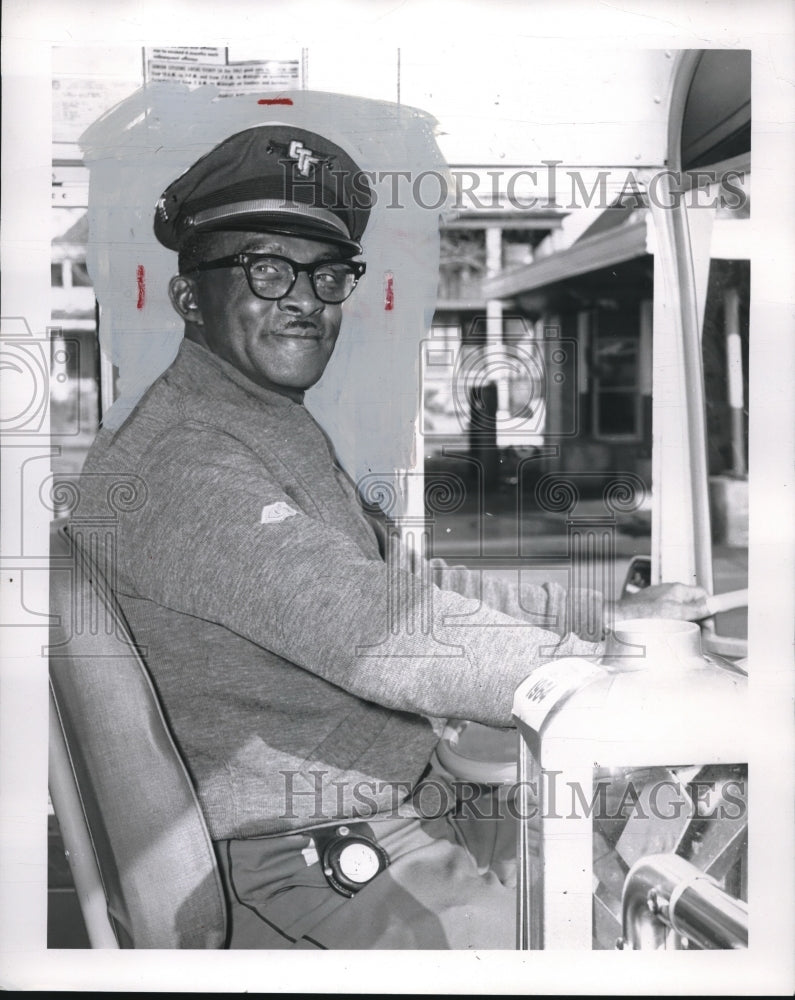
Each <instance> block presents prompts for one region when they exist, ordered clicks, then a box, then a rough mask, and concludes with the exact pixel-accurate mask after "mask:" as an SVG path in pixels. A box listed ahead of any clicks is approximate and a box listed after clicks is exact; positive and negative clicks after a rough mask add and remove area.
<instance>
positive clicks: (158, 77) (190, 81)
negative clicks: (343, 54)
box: [146, 48, 301, 97]
mask: <svg viewBox="0 0 795 1000" xmlns="http://www.w3.org/2000/svg"><path fill="white" fill-rule="evenodd" d="M205 51H207V57H206V58H205V57H204V55H203V53H204V52H205ZM225 52H226V50H225V49H208V50H205V49H198V50H197V49H191V48H180V49H148V50H147V60H146V77H147V80H148V82H150V83H184V84H187V85H188V86H189V87H201V86H204V85H207V84H211V85H214V86H216V87H218V88H219V90H220V92H221V94H222V96H223V97H242V96H245V95H246V94H253V93H258V92H259V91H262V90H295V89H297V88H299V87H300V86H301V63H300V60H298V59H261V60H255V61H252V62H233V63H228V62H226V61H225ZM180 53H184V54H180ZM219 53H220V54H221V57H220V58H219Z"/></svg>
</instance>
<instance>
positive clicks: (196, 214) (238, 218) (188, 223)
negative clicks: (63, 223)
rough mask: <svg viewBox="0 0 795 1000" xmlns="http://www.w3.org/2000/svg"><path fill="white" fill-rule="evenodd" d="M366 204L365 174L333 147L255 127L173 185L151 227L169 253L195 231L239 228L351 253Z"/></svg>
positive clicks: (288, 130) (285, 129) (296, 131)
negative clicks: (311, 241) (297, 238)
mask: <svg viewBox="0 0 795 1000" xmlns="http://www.w3.org/2000/svg"><path fill="white" fill-rule="evenodd" d="M371 204H372V191H371V188H370V185H369V182H368V179H367V176H366V175H365V174H363V173H362V171H361V169H360V168H359V167H358V165H357V164H356V163H355V161H354V160H353V159H352V158H351V157H350V156H349V155H348V154H347V153H346V152H345V151H344V150H343V149H341V148H340V147H339V146H337V145H336V144H335V143H333V142H331V141H330V140H329V139H326V138H324V137H323V136H320V135H317V134H316V133H314V132H308V131H306V130H305V129H300V128H292V127H290V126H288V125H261V126H257V127H255V128H250V129H246V130H245V131H244V132H238V133H237V134H236V135H233V136H230V137H229V138H228V139H225V140H224V141H223V142H222V143H220V144H219V145H218V146H216V147H215V148H214V149H212V150H210V152H209V153H207V154H206V155H205V156H203V157H201V159H199V160H197V161H196V163H194V164H193V166H191V167H189V168H188V169H187V170H186V171H185V173H183V174H182V175H181V176H180V177H178V178H177V179H176V180H175V181H173V182H172V183H171V184H170V185H169V186H168V187H167V188H166V190H165V191H164V192H163V194H162V195H161V197H160V198H159V199H158V202H157V207H156V209H155V223H154V229H155V236H156V237H157V239H158V240H159V241H160V242H161V243H162V244H163V245H164V246H166V247H168V248H169V249H170V250H179V249H180V248H181V247H182V246H184V244H185V243H186V242H187V241H188V240H190V238H191V237H192V236H194V235H196V234H199V233H207V232H218V231H221V230H242V231H253V232H260V231H261V232H268V233H279V234H282V235H288V236H300V237H303V238H306V239H316V240H322V241H324V242H328V243H333V244H336V245H337V246H339V247H340V249H341V250H342V251H343V252H344V253H345V254H346V255H347V256H353V255H354V254H357V253H361V249H362V248H361V245H360V243H359V240H360V239H361V236H362V234H363V232H364V230H365V227H366V225H367V220H368V218H369V215H370V207H371Z"/></svg>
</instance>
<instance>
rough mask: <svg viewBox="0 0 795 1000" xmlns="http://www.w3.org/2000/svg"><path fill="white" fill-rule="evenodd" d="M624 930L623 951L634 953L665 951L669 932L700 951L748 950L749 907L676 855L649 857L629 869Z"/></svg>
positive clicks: (625, 883)
mask: <svg viewBox="0 0 795 1000" xmlns="http://www.w3.org/2000/svg"><path fill="white" fill-rule="evenodd" d="M622 924H623V935H624V937H623V943H624V947H626V948H629V949H630V950H634V951H638V950H641V949H644V948H665V947H666V945H667V941H668V937H669V931H674V933H675V934H677V935H679V936H680V937H683V938H686V939H687V940H688V942H691V943H692V944H694V945H696V947H698V948H704V949H719V948H747V947H748V906H747V904H746V903H744V902H743V901H742V900H739V899H735V897H734V896H731V895H729V893H727V892H726V891H725V890H724V889H722V888H721V887H720V885H719V884H718V883H717V882H716V881H715V879H714V878H712V877H711V876H709V875H707V874H705V873H704V872H702V871H701V870H700V869H698V868H696V866H695V865H693V864H691V863H690V862H689V861H686V860H685V859H684V858H681V857H679V856H678V855H676V854H652V855H649V856H648V857H645V858H641V859H640V860H639V861H637V862H636V863H635V864H634V865H633V866H632V868H630V870H629V874H628V875H627V878H626V881H625V882H624V891H623V895H622ZM674 947H676V945H675V944H674Z"/></svg>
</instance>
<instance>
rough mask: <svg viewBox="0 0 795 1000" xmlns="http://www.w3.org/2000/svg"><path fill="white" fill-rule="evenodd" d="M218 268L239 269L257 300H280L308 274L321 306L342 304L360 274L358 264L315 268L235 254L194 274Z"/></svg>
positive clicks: (334, 262) (349, 262) (264, 255)
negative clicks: (300, 276)
mask: <svg viewBox="0 0 795 1000" xmlns="http://www.w3.org/2000/svg"><path fill="white" fill-rule="evenodd" d="M219 267H242V268H243V270H244V271H245V272H246V278H247V279H248V284H249V288H250V289H251V291H252V292H253V293H254V294H255V295H256V296H258V297H259V298H261V299H281V298H283V296H285V295H288V294H289V293H290V292H291V291H292V289H293V287H294V285H295V283H296V281H297V280H298V275H299V274H302V273H304V274H308V275H309V278H310V280H311V282H312V288H313V290H314V293H315V295H316V296H317V298H319V299H320V301H321V302H327V303H337V302H344V301H345V299H347V298H348V296H349V295H350V294H351V292H352V291H353V290H354V288H355V287H356V284H357V282H358V281H359V278H361V276H362V275H363V274H364V272H365V269H366V264H365V263H364V261H361V260H321V261H319V262H318V263H315V264H299V263H298V261H295V260H290V258H289V257H280V256H279V255H278V254H272V253H236V254H234V255H233V256H231V257H219V258H218V259H217V260H206V261H202V262H201V263H200V264H199V265H197V267H196V270H197V271H211V270H214V269H215V268H219Z"/></svg>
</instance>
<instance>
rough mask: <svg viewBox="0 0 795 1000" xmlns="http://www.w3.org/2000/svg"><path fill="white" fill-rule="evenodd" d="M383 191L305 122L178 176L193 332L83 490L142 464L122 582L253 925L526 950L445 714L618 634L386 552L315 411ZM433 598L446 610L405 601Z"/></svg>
mask: <svg viewBox="0 0 795 1000" xmlns="http://www.w3.org/2000/svg"><path fill="white" fill-rule="evenodd" d="M369 194H370V192H369V188H368V185H367V183H366V179H365V178H364V177H363V175H362V174H361V172H360V171H359V169H358V167H357V165H356V164H355V163H354V162H353V160H352V159H351V158H350V157H349V156H348V155H347V154H346V153H345V152H344V151H343V150H342V149H341V148H340V147H338V146H337V145H335V144H334V143H332V142H330V141H329V140H327V139H325V138H324V137H322V136H320V135H317V134H315V133H311V132H307V131H305V130H301V129H294V128H290V127H287V126H261V127H258V128H252V129H248V130H246V131H244V132H241V133H239V134H237V135H235V136H232V137H230V138H229V139H227V140H226V141H225V142H223V143H221V144H220V145H219V146H217V147H216V148H215V149H214V150H212V151H211V152H210V153H208V154H207V155H206V156H205V157H203V158H202V159H201V160H199V161H198V162H197V163H196V164H194V166H192V167H191V168H190V169H189V170H188V171H187V172H186V173H185V174H183V175H182V176H181V177H180V178H178V179H177V180H176V181H174V182H173V183H172V184H171V185H170V186H169V188H168V189H167V190H166V192H165V193H164V194H163V196H162V198H161V199H160V201H159V202H158V205H157V210H156V216H155V234H156V236H157V238H158V239H159V240H160V242H161V243H163V244H164V245H165V246H167V247H169V248H170V249H172V250H175V251H177V252H178V253H179V274H178V275H177V276H176V277H175V278H173V279H172V281H171V286H170V295H171V302H172V304H173V306H174V308H175V309H176V311H177V312H178V313H179V315H180V316H181V317H182V319H183V320H184V323H185V339H184V341H183V343H182V346H181V348H180V351H179V354H178V356H177V358H176V360H175V362H174V363H173V365H172V366H171V367H170V368H169V369H168V370H167V371H166V372H165V373H164V375H163V376H161V378H160V379H158V381H157V382H156V383H155V384H154V385H153V386H152V387H151V388H150V389H149V391H148V392H147V394H146V395H145V397H144V398H143V399H142V400H141V402H140V403H139V404H138V406H137V407H136V409H135V411H134V412H133V414H132V415H131V416H130V417H129V418H128V420H127V421H126V423H125V424H124V425H123V426H122V427H121V428H120V429H119V430H118V431H116V432H110V431H101V432H100V434H99V435H98V437H97V441H96V443H95V444H94V446H93V448H92V450H91V452H90V454H89V457H88V459H87V462H86V465H85V469H84V475H85V479H84V488H85V491H86V494H87V495H89V496H90V495H91V491H92V490H96V489H97V485H96V484H98V483H100V482H103V481H104V482H106V481H107V478H106V477H107V476H134V477H136V481H137V482H139V483H140V484H141V485H142V490H143V493H144V495H145V502H144V503H143V504H140V505H131V506H135V509H131V510H128V511H126V512H124V513H122V514H121V515H120V520H119V522H118V533H117V538H116V546H117V565H116V567H115V571H116V580H117V594H118V597H119V601H120V603H121V606H122V608H123V610H124V612H125V614H126V616H127V618H128V621H129V624H130V626H131V629H132V632H133V634H134V636H135V637H136V640H137V641H138V642H139V643H140V644H142V645H143V646H144V647H145V648H146V649H147V651H148V654H147V659H148V665H149V668H150V670H151V672H152V675H153V677H154V680H155V683H156V686H157V688H158V691H159V694H160V696H161V699H162V703H163V707H164V711H165V713H166V715H167V717H168V720H169V722H170V724H171V726H172V728H173V731H174V734H175V737H176V739H177V742H178V744H179V745H180V748H181V750H182V753H183V755H184V757H185V760H186V762H187V765H188V768H189V770H190V772H191V775H192V777H193V780H194V782H195V784H196V787H197V791H198V795H199V798H200V800H201V803H202V806H203V809H204V812H205V815H206V818H207V822H208V826H209V829H210V832H211V835H212V837H213V839H214V841H215V843H216V847H217V853H218V856H219V860H220V863H221V868H222V872H223V877H224V879H225V883H226V887H227V891H228V896H229V901H230V908H231V936H230V945H231V946H232V947H259V948H271V947H272V948H282V947H298V948H303V947H312V948H365V947H372V948H471V947H479V948H512V947H514V933H515V931H514V913H515V907H514V898H513V897H514V889H513V887H512V880H511V877H510V871H509V866H508V868H507V869H506V867H505V865H504V864H503V866H502V868H501V869H500V866H499V865H496V866H495V870H501V871H502V872H503V875H502V877H503V879H504V883H505V884H503V881H500V879H499V878H498V877H497V876H496V875H495V874H494V872H493V871H489V870H485V869H487V867H488V865H487V862H488V861H489V860H490V858H489V850H490V849H489V847H488V844H487V843H486V840H487V839H488V837H492V836H493V834H494V831H493V829H492V828H491V827H489V828H488V831H487V832H485V831H486V827H485V826H484V824H483V823H482V822H469V823H466V822H460V821H459V820H458V819H456V817H455V816H454V815H453V804H454V803H453V799H452V797H451V798H450V801H449V802H444V801H442V802H441V806H440V800H441V799H443V798H444V796H443V795H442V793H441V792H440V789H443V788H444V785H443V784H442V783H441V779H438V780H437V778H436V777H435V776H433V775H432V774H430V775H429V765H430V761H431V758H432V754H433V750H434V747H435V745H436V743H437V741H438V735H439V727H438V720H439V719H444V718H451V717H452V718H460V719H470V720H476V721H479V722H481V723H485V724H487V725H491V726H498V727H506V726H510V724H511V703H512V696H513V692H514V690H515V689H516V687H517V686H518V685H519V683H520V682H521V681H522V680H523V679H524V678H525V677H526V676H527V675H528V674H529V673H530V672H531V671H532V670H533V669H534V668H535V667H536V666H538V665H539V664H541V663H543V662H546V660H548V659H549V657H550V656H551V655H553V654H554V655H558V656H559V655H565V654H579V655H585V656H589V655H593V654H595V653H597V652H598V651H599V646H598V644H597V643H594V642H590V641H584V640H582V639H580V638H578V637H577V636H575V635H570V634H566V629H565V620H566V607H567V595H566V594H565V593H564V592H563V591H562V590H561V588H559V587H555V586H552V585H549V586H545V587H537V588H527V589H524V590H523V592H522V594H521V599H520V597H519V595H517V594H516V593H514V592H513V591H512V590H511V589H510V588H505V587H502V588H501V587H498V586H497V585H496V584H491V583H488V582H487V583H486V584H484V585H483V590H482V592H481V581H480V578H479V577H478V578H477V579H474V578H473V577H472V576H471V575H470V574H468V573H467V572H466V571H464V570H455V569H449V568H447V567H444V566H443V565H439V564H436V565H434V566H433V567H430V568H429V569H427V570H426V569H425V568H423V570H422V571H421V572H420V573H419V574H418V575H416V576H415V575H413V574H411V573H409V572H407V571H403V570H400V569H399V568H397V569H395V567H389V570H388V568H387V566H386V564H385V561H384V552H383V550H382V547H380V546H379V537H378V535H377V533H376V531H375V530H374V528H373V525H372V523H371V522H370V521H369V520H368V518H367V517H366V516H365V515H364V513H363V511H362V509H361V507H360V505H359V503H358V499H357V495H356V490H355V488H354V486H353V485H352V484H351V482H350V480H349V479H348V477H347V475H346V474H345V472H344V471H343V470H342V469H341V468H340V466H339V464H338V463H337V461H336V459H335V456H334V452H333V450H332V447H331V445H330V443H329V441H328V440H327V438H326V436H325V434H324V432H323V431H322V430H321V428H320V427H319V426H318V425H317V424H316V423H315V421H314V420H313V419H312V418H311V417H310V415H309V413H308V412H307V410H306V409H305V408H304V406H303V396H304V392H305V390H306V389H308V388H310V387H311V386H312V385H314V384H315V383H316V382H317V381H318V379H320V377H321V376H322V374H323V371H324V369H325V367H326V365H327V363H328V361H329V358H330V357H331V354H332V352H333V350H334V346H335V343H336V341H337V338H338V336H339V333H340V326H341V322H342V314H343V309H344V302H345V301H346V299H347V298H348V297H349V296H350V295H351V294H352V293H353V292H354V291H355V287H356V284H357V282H358V281H359V280H360V278H361V277H362V275H363V274H364V273H365V264H364V263H363V262H361V261H356V260H355V259H354V258H355V257H356V256H357V255H358V254H359V253H360V252H361V245H360V242H359V241H360V239H361V236H362V233H363V232H364V229H365V226H366V225H367V220H368V216H369V212H370V198H369ZM94 499H95V501H96V502H97V503H99V502H101V497H100V496H99V494H97V495H96V496H95V497H94ZM429 573H430V574H432V575H433V580H431V578H430V577H429ZM437 584H442V586H441V587H440V586H438V585H437ZM481 596H482V597H483V601H484V604H485V605H486V606H483V607H481V606H480V602H479V598H480V597H481ZM703 597H704V595H703V594H702V592H701V591H699V590H696V589H691V588H678V587H677V586H674V587H662V588H653V589H652V591H651V592H647V594H646V595H644V596H642V597H638V599H637V602H636V605H635V608H634V612H633V613H634V614H641V615H642V614H662V615H666V616H669V617H670V616H677V617H690V618H696V617H699V616H701V615H703V614H704V613H705V607H704V603H703ZM583 599H586V600H591V601H596V602H597V603H598V602H600V601H601V597H600V596H599V595H593V594H588V595H584V597H583ZM644 602H645V603H644ZM617 610H618V613H622V611H626V610H627V609H621V608H619V609H617ZM629 610H630V611H632V610H633V609H629ZM506 612H507V613H506ZM423 615H424V616H427V618H428V619H429V620H430V621H431V622H432V628H431V629H430V630H429V629H427V628H422V627H415V628H410V627H402V626H401V624H400V623H405V622H411V621H413V622H417V623H419V622H420V621H421V620H422V616H423ZM456 620H457V621H458V622H459V623H462V624H458V625H456V624H455V623H454V622H455V621H456ZM538 621H543V622H547V623H549V624H548V627H547V628H543V629H542V628H538V627H536V626H535V625H534V624H533V623H534V622H538ZM451 622H453V624H451ZM429 788H430V789H431V791H432V792H436V795H435V796H432V799H433V802H432V803H431V804H430V805H429V803H428V796H427V795H425V796H424V793H425V792H427V790H428V789H429ZM509 848H510V849H511V850H512V843H511V841H510V838H509ZM493 853H496V854H499V853H500V852H499V850H497V851H496V852H493ZM503 853H504V852H503ZM492 860H495V861H500V862H505V858H504V857H494V858H493V859H492ZM506 871H507V872H508V874H505V872H506Z"/></svg>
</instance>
